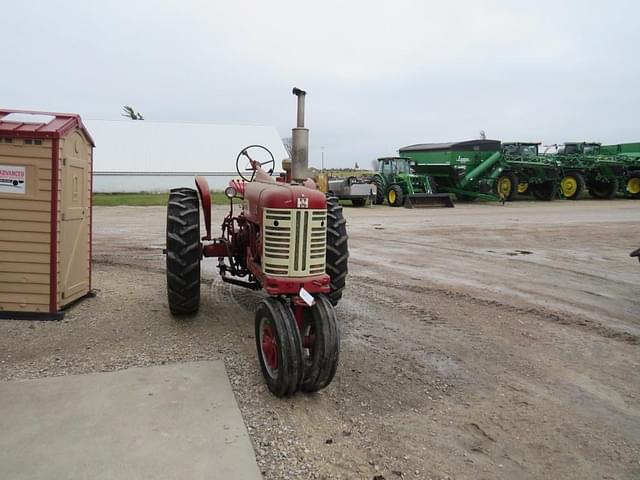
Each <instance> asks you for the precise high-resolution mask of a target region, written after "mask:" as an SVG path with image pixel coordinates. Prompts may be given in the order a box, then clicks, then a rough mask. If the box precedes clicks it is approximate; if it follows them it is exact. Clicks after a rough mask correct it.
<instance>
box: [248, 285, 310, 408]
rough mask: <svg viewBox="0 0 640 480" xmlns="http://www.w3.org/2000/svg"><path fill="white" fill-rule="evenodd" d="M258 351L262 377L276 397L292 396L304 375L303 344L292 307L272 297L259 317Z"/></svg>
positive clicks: (257, 331)
mask: <svg viewBox="0 0 640 480" xmlns="http://www.w3.org/2000/svg"><path fill="white" fill-rule="evenodd" d="M255 335H256V348H257V349H258V359H259V360H260V368H261V369H262V375H263V376H264V379H265V381H266V382H267V387H268V388H269V390H270V391H271V393H273V394H274V395H275V396H276V397H288V396H290V395H293V394H294V393H296V392H297V391H298V389H299V388H300V384H301V383H302V379H303V375H304V363H303V361H302V343H301V342H300V334H299V332H298V326H297V325H296V319H295V317H294V315H293V312H292V311H291V307H289V305H286V304H285V303H283V302H282V301H281V300H279V299H277V298H274V297H268V298H265V299H264V300H262V301H261V302H260V304H259V305H258V309H257V310H256V317H255Z"/></svg>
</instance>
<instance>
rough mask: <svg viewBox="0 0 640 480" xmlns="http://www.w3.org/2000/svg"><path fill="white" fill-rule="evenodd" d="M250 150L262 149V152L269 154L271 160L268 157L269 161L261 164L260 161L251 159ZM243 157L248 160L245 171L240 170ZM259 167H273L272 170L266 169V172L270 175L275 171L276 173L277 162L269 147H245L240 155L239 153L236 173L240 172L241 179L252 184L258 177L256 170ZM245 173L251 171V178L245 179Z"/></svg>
mask: <svg viewBox="0 0 640 480" xmlns="http://www.w3.org/2000/svg"><path fill="white" fill-rule="evenodd" d="M250 148H253V149H262V150H264V151H265V152H267V153H268V154H269V157H271V158H270V159H269V158H268V157H267V158H268V159H267V160H266V161H264V162H261V161H259V160H254V159H253V158H252V157H251V155H249V152H248V150H249V149H250ZM242 157H245V158H246V160H247V163H246V164H245V166H244V169H243V170H240V159H241V158H242ZM258 165H259V166H261V167H264V166H265V165H271V168H266V169H265V170H266V172H267V173H268V174H269V175H273V171H274V170H275V168H276V161H275V159H274V158H273V153H271V151H270V150H269V149H268V148H267V147H264V146H262V145H249V146H248V147H244V148H243V149H242V150H240V153H239V154H238V156H237V157H236V172H238V175H240V178H242V179H243V180H244V181H245V182H252V181H253V179H254V178H255V176H256V169H257V166H258ZM243 171H244V172H248V171H251V178H247V177H245V176H244V175H243V174H242V172H243Z"/></svg>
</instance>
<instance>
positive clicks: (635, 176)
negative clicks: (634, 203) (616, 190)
mask: <svg viewBox="0 0 640 480" xmlns="http://www.w3.org/2000/svg"><path fill="white" fill-rule="evenodd" d="M625 190H626V192H627V193H628V194H629V195H630V196H631V198H640V171H634V172H629V178H627V182H626V184H625Z"/></svg>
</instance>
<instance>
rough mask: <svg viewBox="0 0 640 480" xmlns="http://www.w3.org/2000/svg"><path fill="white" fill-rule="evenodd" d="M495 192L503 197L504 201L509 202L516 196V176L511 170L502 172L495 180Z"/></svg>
mask: <svg viewBox="0 0 640 480" xmlns="http://www.w3.org/2000/svg"><path fill="white" fill-rule="evenodd" d="M495 190H496V194H497V195H498V197H500V198H504V201H505V202H510V201H512V200H513V199H514V198H516V193H517V192H518V177H516V175H515V174H514V173H513V172H502V174H501V175H500V176H499V177H498V180H496V187H495Z"/></svg>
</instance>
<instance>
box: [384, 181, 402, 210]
mask: <svg viewBox="0 0 640 480" xmlns="http://www.w3.org/2000/svg"><path fill="white" fill-rule="evenodd" d="M403 201H404V193H403V192H402V187H401V186H400V185H398V184H396V183H394V184H393V185H391V186H390V187H389V189H388V190H387V203H388V204H389V205H391V206H392V207H401V206H402V202H403Z"/></svg>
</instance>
